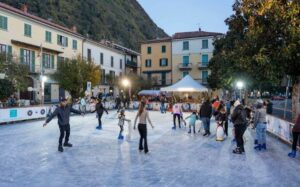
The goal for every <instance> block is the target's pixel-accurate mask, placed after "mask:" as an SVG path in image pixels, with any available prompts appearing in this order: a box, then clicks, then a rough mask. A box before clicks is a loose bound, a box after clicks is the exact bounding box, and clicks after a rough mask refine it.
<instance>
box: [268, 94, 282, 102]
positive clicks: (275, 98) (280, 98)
mask: <svg viewBox="0 0 300 187" xmlns="http://www.w3.org/2000/svg"><path fill="white" fill-rule="evenodd" d="M271 99H272V100H277V101H282V100H285V97H284V96H280V95H274V96H272V97H271Z"/></svg>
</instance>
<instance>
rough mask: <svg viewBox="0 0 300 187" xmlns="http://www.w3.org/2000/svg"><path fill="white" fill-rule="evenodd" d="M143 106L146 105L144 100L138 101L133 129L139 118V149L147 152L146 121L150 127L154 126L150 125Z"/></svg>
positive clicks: (147, 114)
mask: <svg viewBox="0 0 300 187" xmlns="http://www.w3.org/2000/svg"><path fill="white" fill-rule="evenodd" d="M145 106H146V103H145V102H141V103H140V106H139V110H138V113H137V115H136V117H135V120H134V126H133V129H136V122H137V120H138V119H139V124H138V130H139V133H140V144H139V150H140V151H143V150H144V151H145V154H147V153H148V152H149V149H148V143H147V121H148V122H149V123H150V125H151V127H152V128H154V126H153V125H152V122H151V120H150V118H149V113H148V111H147V109H146V107H145ZM143 142H144V146H143Z"/></svg>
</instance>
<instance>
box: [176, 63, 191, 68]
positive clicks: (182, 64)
mask: <svg viewBox="0 0 300 187" xmlns="http://www.w3.org/2000/svg"><path fill="white" fill-rule="evenodd" d="M179 69H192V63H181V64H179Z"/></svg>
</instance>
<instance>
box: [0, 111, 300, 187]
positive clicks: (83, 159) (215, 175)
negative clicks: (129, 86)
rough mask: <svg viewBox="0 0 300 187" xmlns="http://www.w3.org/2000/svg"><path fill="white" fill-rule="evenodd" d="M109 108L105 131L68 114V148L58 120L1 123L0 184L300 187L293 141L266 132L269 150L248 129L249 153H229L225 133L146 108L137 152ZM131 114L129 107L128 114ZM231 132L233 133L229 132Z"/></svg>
mask: <svg viewBox="0 0 300 187" xmlns="http://www.w3.org/2000/svg"><path fill="white" fill-rule="evenodd" d="M113 113H115V112H111V114H110V115H109V116H105V118H106V119H104V130H103V131H97V130H95V126H96V122H97V120H96V118H95V116H94V115H87V116H85V117H84V118H82V117H80V116H75V117H72V119H71V126H72V127H71V129H72V132H71V142H72V143H73V144H74V147H73V148H70V149H66V151H65V152H64V153H58V152H57V138H58V132H59V130H58V127H57V125H56V120H54V121H52V122H51V123H50V124H49V126H47V127H46V128H42V127H41V126H42V121H35V122H25V123H19V124H16V125H8V126H0V140H1V141H0V149H1V153H0V171H1V174H0V186H5V187H6V186H22V187H23V186H30V187H32V186H43V187H45V186H64V187H65V186H70V187H74V186H143V187H144V186H173V187H174V186H230V187H233V186H251V187H253V186H284V187H287V186H289V187H290V186H297V187H298V186H300V177H299V171H300V157H299V155H298V156H297V158H296V159H290V158H288V157H287V153H288V151H290V147H288V146H286V145H284V144H282V143H281V142H279V141H278V140H276V139H274V138H271V137H268V151H266V152H255V151H254V150H253V148H252V147H253V144H252V143H253V132H252V130H248V131H247V132H246V134H245V139H246V141H247V142H246V154H245V155H234V154H232V153H231V151H232V149H233V148H234V143H232V142H231V137H229V138H228V139H227V140H225V141H224V142H216V141H215V136H214V133H213V135H211V136H210V137H209V138H205V137H202V136H201V135H200V134H196V135H189V134H187V133H186V129H181V130H177V131H172V130H171V125H172V124H171V122H170V119H171V114H165V115H162V114H159V113H158V112H151V113H150V116H151V118H152V119H153V122H154V124H155V129H154V130H152V129H148V130H149V131H148V133H149V148H150V151H151V153H150V154H149V155H144V154H142V153H139V152H138V151H137V146H138V133H137V132H136V131H135V132H134V133H133V138H132V141H130V142H127V141H118V140H117V135H118V131H119V129H118V127H117V125H116V124H117V122H116V120H115V119H112V118H113ZM127 115H128V117H130V118H133V116H134V115H135V113H134V112H127ZM230 136H231V135H230Z"/></svg>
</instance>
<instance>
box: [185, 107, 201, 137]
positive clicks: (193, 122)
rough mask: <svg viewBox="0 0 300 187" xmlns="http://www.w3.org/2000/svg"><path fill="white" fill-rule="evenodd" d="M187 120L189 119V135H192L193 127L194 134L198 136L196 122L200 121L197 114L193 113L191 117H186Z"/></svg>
mask: <svg viewBox="0 0 300 187" xmlns="http://www.w3.org/2000/svg"><path fill="white" fill-rule="evenodd" d="M185 119H189V132H188V133H189V134H190V133H192V127H193V132H194V134H196V129H195V126H196V120H197V119H198V116H197V114H196V112H193V113H192V114H191V115H190V116H188V117H186V118H185Z"/></svg>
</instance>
